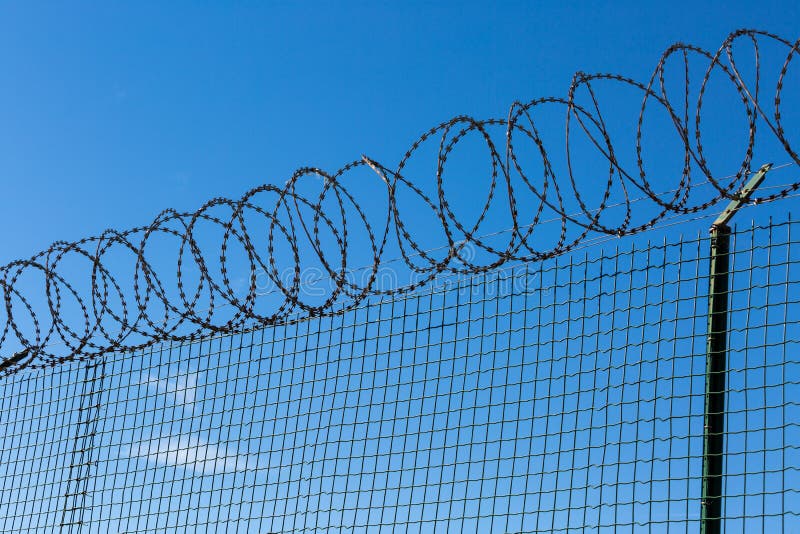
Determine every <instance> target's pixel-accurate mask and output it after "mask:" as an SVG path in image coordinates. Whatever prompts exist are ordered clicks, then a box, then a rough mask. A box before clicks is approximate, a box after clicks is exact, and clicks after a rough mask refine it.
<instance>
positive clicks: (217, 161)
mask: <svg viewBox="0 0 800 534" xmlns="http://www.w3.org/2000/svg"><path fill="white" fill-rule="evenodd" d="M663 4H664V5H655V3H654V4H653V5H643V3H640V2H628V3H624V2H621V3H616V4H613V5H602V4H599V3H598V4H590V3H575V4H571V5H562V4H561V3H556V2H553V3H542V4H533V3H503V4H500V5H492V6H486V5H480V4H477V3H474V4H462V3H458V4H456V3H451V4H447V3H442V4H423V3H417V4H406V5H404V6H403V7H397V6H394V5H389V4H367V3H363V4H346V5H326V4H316V5H315V4H307V5H289V4H268V3H238V4H224V5H223V4H217V5H210V4H199V3H198V4H189V3H185V4H181V3H171V4H169V5H168V6H164V5H161V4H157V3H144V2H141V3H129V4H121V3H114V4H101V3H94V4H93V3H82V4H78V5H77V6H76V5H70V6H65V5H60V4H55V3H53V4H50V5H48V4H39V5H37V6H31V5H29V4H27V3H22V2H19V3H13V2H10V3H3V4H0V51H2V52H0V176H2V184H3V186H4V188H3V193H4V194H3V196H2V199H3V205H2V209H0V224H2V225H3V227H4V228H6V229H7V231H6V232H5V233H4V239H3V245H4V246H3V247H2V250H0V264H4V263H6V262H7V261H10V260H12V259H15V258H18V257H26V256H29V255H31V254H32V253H34V252H36V251H38V250H40V249H41V248H43V247H46V246H47V245H48V244H49V243H51V242H52V241H54V240H57V239H67V240H74V239H79V238H81V237H84V236H86V235H93V234H97V233H100V232H101V231H102V230H103V229H105V228H109V227H117V228H127V227H131V226H136V225H140V224H146V223H148V222H150V221H151V220H152V218H153V217H154V216H155V215H156V214H157V213H158V212H160V211H161V210H162V209H163V208H166V207H174V208H176V209H179V210H191V209H194V208H196V207H198V206H200V205H201V204H202V203H203V202H204V201H206V200H208V199H210V198H213V197H216V196H229V197H232V198H237V197H238V196H240V195H241V194H242V193H243V192H245V191H246V190H247V189H249V188H251V187H253V186H255V185H258V184H261V183H273V184H278V185H280V184H283V183H284V181H285V180H286V179H287V178H288V177H289V176H290V175H291V173H292V172H293V171H294V170H295V169H296V168H298V167H300V166H303V165H316V166H319V167H322V168H326V169H329V170H335V169H337V168H338V167H339V166H340V165H342V164H343V163H346V162H348V161H352V160H354V159H357V158H359V157H360V155H361V154H368V155H370V156H371V157H374V158H377V159H379V160H380V161H382V162H385V163H387V164H389V165H391V164H395V163H396V162H397V161H398V160H399V159H400V157H401V156H402V154H403V153H404V152H405V150H406V149H407V148H408V146H409V144H410V143H411V142H412V141H414V140H415V139H416V138H417V137H418V136H419V134H420V133H421V132H423V131H424V130H426V129H428V128H429V127H430V126H432V125H434V124H437V123H438V122H440V121H442V120H445V119H447V118H449V117H451V116H454V115H458V114H463V113H467V114H472V115H476V116H478V117H504V116H505V115H506V113H507V110H508V107H509V105H510V104H511V103H512V102H513V101H515V100H523V101H526V100H529V99H532V98H534V97H538V96H547V95H557V96H563V95H564V94H565V93H566V89H567V86H568V84H569V81H570V79H571V77H572V74H573V72H575V71H576V70H586V71H589V72H597V71H609V72H617V73H621V74H625V75H629V76H632V77H634V78H638V79H647V77H648V76H649V75H650V73H651V72H652V69H653V66H654V64H655V62H656V60H657V59H658V57H659V55H660V53H661V52H662V51H663V50H664V49H665V48H666V47H667V46H668V45H669V44H671V43H673V42H675V41H679V40H680V41H686V42H692V43H696V44H698V45H701V46H703V47H705V48H709V49H716V47H717V46H718V45H719V43H720V42H721V41H722V40H723V39H724V37H725V36H726V35H727V34H728V33H729V32H730V31H732V30H734V29H737V28H740V27H755V28H761V29H766V30H769V31H773V32H775V33H778V34H780V35H783V36H786V37H789V38H797V37H798V35H797V31H798V28H800V24H798V22H800V16H799V15H800V7H798V6H797V5H796V3H793V2H783V3H764V4H761V5H758V6H756V5H754V3H752V2H739V3H735V2H718V3H709V4H705V5H698V3H697V2H693V3H689V2H685V3H679V2H669V3H663ZM723 148H724V147H723ZM556 150H557V148H556ZM785 162H786V161H785V160H783V161H780V160H779V161H776V162H775V163H778V164H780V163H785ZM755 163H756V164H760V163H761V161H757V162H755ZM461 178H462V181H461V182H459V187H458V188H457V189H456V190H455V191H454V193H453V194H454V195H455V197H456V198H459V199H460V200H461V201H462V202H465V203H468V202H469V199H470V198H471V195H472V194H473V191H474V190H475V189H476V188H478V187H479V186H481V184H482V182H481V181H480V180H482V179H483V178H482V177H481V176H479V175H478V174H475V175H472V174H470V173H469V172H466V173H463V174H462V175H461ZM790 179H791V180H795V181H796V180H797V178H796V176H784V177H783V178H782V179H780V180H779V181H781V182H785V181H789V180H790ZM591 180H592V177H585V178H584V181H583V182H581V183H579V186H581V187H584V188H587V189H591V187H592V181H591ZM672 186H674V182H665V184H664V189H668V188H670V187H672ZM783 211H785V210H783ZM498 221H501V219H498ZM498 224H499V222H498ZM169 259H170V258H169V257H167V258H166V260H165V263H168V260H169ZM598 302H599V301H598ZM598 307H599V304H598ZM597 315H598V316H599V315H600V314H599V312H598V314H597ZM337 320H338V319H337ZM331 321H333V320H331ZM455 322H456V323H457V322H458V321H455ZM331 324H333V322H332V323H331ZM390 326H391V325H390ZM331 330H333V328H331ZM268 334H269V332H268ZM272 335H274V333H273V334H272ZM676 335H677V334H676ZM354 337H355V336H354ZM376 343H377V342H376ZM276 350H279V349H276ZM376 350H377V349H376ZM414 350H415V351H416V349H414ZM454 350H455V349H454ZM459 350H460V349H459ZM626 350H627V349H626ZM700 350H702V347H701V349H700ZM387 351H388V349H387ZM478 354H480V352H478ZM625 354H627V352H626V353H625ZM172 356H173V354H172V353H168V354H167V356H165V358H167V359H169V358H171V357H172ZM304 357H305V356H304ZM159 358H160V355H159ZM454 358H455V356H454ZM153 359H154V360H155V358H153ZM479 359H480V357H479ZM254 360H255V359H254ZM122 361H123V362H124V363H125V364H126V365H127V364H128V363H131V361H133V360H132V359H124V357H123V360H122ZM135 361H136V362H138V363H136V365H141V366H144V365H146V363H141V362H139V360H135ZM263 361H264V359H258V362H259V363H258V365H261V362H263ZM150 363H153V362H150ZM172 363H174V362H171V363H169V364H166V365H167V366H166V367H162V368H160V369H159V370H156V371H153V372H152V373H150V374H148V373H146V372H139V375H141V376H131V377H129V376H128V373H127V370H126V369H123V371H120V372H117V373H116V376H115V377H114V380H117V381H118V382H117V383H115V384H113V386H116V387H118V388H123V386H120V385H119V381H120V380H122V381H125V380H127V381H128V387H129V388H130V389H131V390H132V391H133V392H134V395H137V396H136V401H135V402H133V401H131V402H133V403H134V404H136V403H138V402H139V401H140V400H142V402H152V403H155V404H156V405H157V406H156V407H157V409H158V410H166V409H167V408H168V407H172V409H173V414H174V412H175V407H176V406H177V408H178V411H179V412H180V410H184V409H185V410H186V413H185V414H184V413H182V412H181V413H177V414H174V417H175V420H176V421H183V420H184V419H189V416H188V415H187V414H189V413H191V410H192V409H193V408H192V405H194V403H195V398H194V393H191V394H190V393H189V392H192V391H194V390H195V389H196V381H197V380H198V376H204V373H206V371H205V370H203V369H197V368H194V367H191V366H189V367H188V368H187V369H179V370H175V369H172V368H171V367H169V365H172ZM153 364H154V365H156V364H155V363H153ZM247 365H248V366H249V365H250V362H248V364H247ZM134 367H135V366H134ZM398 367H399V366H398ZM223 368H224V367H223ZM224 369H226V368H224ZM243 369H244V368H243V367H242V368H238V367H237V368H235V372H236V373H237V378H238V373H239V372H240V371H242V372H243ZM226 370H227V369H226ZM259 370H260V371H264V370H263V369H259ZM248 371H249V369H248ZM246 376H250V375H249V374H247V375H246ZM258 376H260V379H261V380H265V379H266V380H267V381H268V384H269V376H270V374H269V373H266V371H264V372H262V373H259V375H258ZM275 376H277V375H275ZM698 376H699V375H698ZM228 379H229V377H223V379H220V380H218V381H211V383H212V384H226V385H227V384H229V383H231V382H229V380H228ZM244 382H245V383H244V385H241V384H238V383H237V384H234V387H236V388H239V387H241V389H237V392H238V393H242V394H243V395H244V394H245V393H246V392H248V391H250V389H248V388H250V387H251V386H252V384H249V385H248V384H247V381H246V379H245V381H244ZM256 382H258V379H256ZM497 384H500V382H497V383H496V385H497ZM295 385H296V384H295ZM113 386H112V387H113ZM226 387H227V386H226ZM156 392H157V393H156ZM125 393H126V392H125V391H124V389H122V390H118V391H116V394H117V395H121V396H122V397H118V398H116V399H112V402H111V404H110V406H111V407H112V408H113V409H114V410H117V409H119V410H120V411H121V413H123V416H121V418H120V419H121V420H122V421H123V423H122V424H123V426H124V427H125V425H128V424H130V422H131V419H128V418H127V415H125V414H127V413H128V412H127V411H126V408H127V405H126V403H127V399H126V398H124V395H125ZM205 393H206V394H209V393H208V391H206V392H205ZM312 393H313V392H312ZM148 395H149V396H148ZM156 395H160V396H159V397H156ZM210 395H211V396H212V400H211V401H210V402H211V404H212V412H213V404H214V403H215V402H217V400H218V399H224V398H225V395H224V394H220V395H216V394H215V393H210ZM173 397H174V398H173ZM331 398H332V399H334V400H337V399H336V393H334V394H333V396H332V397H331ZM331 398H328V399H327V400H326V402H327V401H331V402H333V401H332V400H331ZM262 400H263V399H262ZM222 402H223V403H224V400H223V401H222ZM337 402H339V401H338V400H337ZM632 402H633V401H632ZM137 410H139V409H138V408H137V407H133V408H131V409H130V411H131V412H135V413H136V414H137V415H136V416H138V414H139V411H137ZM223 411H225V410H224V409H223ZM226 413H227V412H226ZM151 415H152V414H151ZM105 416H108V414H105ZM104 421H105V423H108V421H109V420H108V419H104ZM23 422H24V421H23ZM241 422H242V421H233V422H232V423H231V424H232V426H234V427H237V426H241V425H237V423H241ZM105 423H104V424H105ZM111 424H112V425H113V421H111ZM215 424H216V423H215ZM333 426H335V425H333ZM106 430H107V432H109V433H113V432H114V429H113V428H110V429H106ZM127 430H128V427H125V429H124V431H123V433H122V434H123V435H122V437H121V438H120V436H119V435H117V436H116V437H117V438H119V441H121V442H125V444H126V445H128V449H126V450H124V451H122V452H121V453H120V454H121V457H122V461H123V462H128V461H129V459H131V458H133V459H135V458H136V457H147V456H153V457H155V458H156V460H157V462H156V463H158V462H160V463H161V464H175V463H192V462H194V463H196V464H199V466H200V469H201V470H202V469H203V468H204V467H208V468H209V469H211V470H212V471H213V469H212V468H213V465H212V464H211V462H210V461H208V460H207V457H209V456H219V451H220V450H222V449H220V448H214V447H218V445H215V444H213V443H210V442H209V443H205V442H201V441H197V439H196V436H194V437H192V436H191V435H190V434H189V433H186V434H187V435H186V436H183V434H180V435H181V436H183V437H181V438H180V439H178V445H177V446H176V447H175V448H177V449H181V450H182V451H183V453H182V454H184V456H187V455H188V456H189V458H186V457H175V456H174V454H175V453H174V451H173V453H165V452H163V450H162V449H165V448H169V447H167V445H169V443H168V441H164V439H167V440H168V439H169V437H168V438H158V437H157V436H156V438H151V437H150V436H149V435H147V432H145V433H144V435H142V436H140V435H138V434H137V435H135V436H134V438H136V439H140V438H141V439H142V440H147V439H151V441H150V443H149V444H148V445H136V446H135V447H139V448H135V447H134V445H133V444H134V442H135V440H134V439H133V438H132V437H130V436H128V435H126V434H124V432H126V431H127ZM133 430H134V431H137V432H139V433H140V434H141V433H142V432H141V427H139V426H136V427H135V428H134V429H133ZM148 432H149V430H148ZM248 432H249V430H248ZM132 435H133V434H132ZM165 435H167V436H170V435H171V434H170V433H169V432H165ZM176 439H177V438H176ZM309 439H311V438H309ZM181 440H184V441H181ZM218 441H219V440H218ZM233 441H236V439H235V437H234V439H233ZM259 445H261V442H259ZM148 447H150V448H148ZM121 450H122V449H121ZM187 451H188V452H190V453H191V454H189V453H188V452H187ZM200 451H206V452H203V453H202V454H201V453H200ZM118 452H119V451H118ZM105 453H107V454H110V453H109V452H108V450H106V451H105ZM169 454H173V456H169ZM192 455H194V456H192ZM245 456H246V455H245ZM103 459H106V458H103ZM131 461H133V460H131ZM231 461H232V462H233V463H232V464H231V465H230V468H231V469H230V470H234V471H235V470H237V469H238V468H239V467H241V466H243V467H244V468H245V470H246V468H247V467H248V464H247V463H246V462H247V461H248V460H247V459H245V460H242V461H244V462H245V463H244V464H241V466H239V465H238V464H237V463H236V461H237V460H235V459H234V460H231ZM106 465H108V463H107V464H106ZM112 467H114V466H112ZM150 473H152V471H151V472H150ZM166 473H167V471H166V470H163V471H158V472H157V473H156V474H157V475H158V476H164V477H166V476H167V474H166ZM145 474H146V473H145V472H144V471H143V469H140V471H139V472H138V475H137V476H144V475H145ZM125 476H127V475H125ZM148 476H149V475H148ZM209 478H213V476H212V477H209ZM126 480H127V479H126ZM179 480H180V482H181V483H184V482H186V481H187V480H188V481H191V480H192V477H191V475H185V476H184V478H183V479H179ZM212 482H213V480H212ZM694 489H696V488H694ZM695 493H696V491H695ZM695 512H696V510H694V511H692V514H695ZM121 513H122V514H123V515H124V513H123V512H121Z"/></svg>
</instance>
